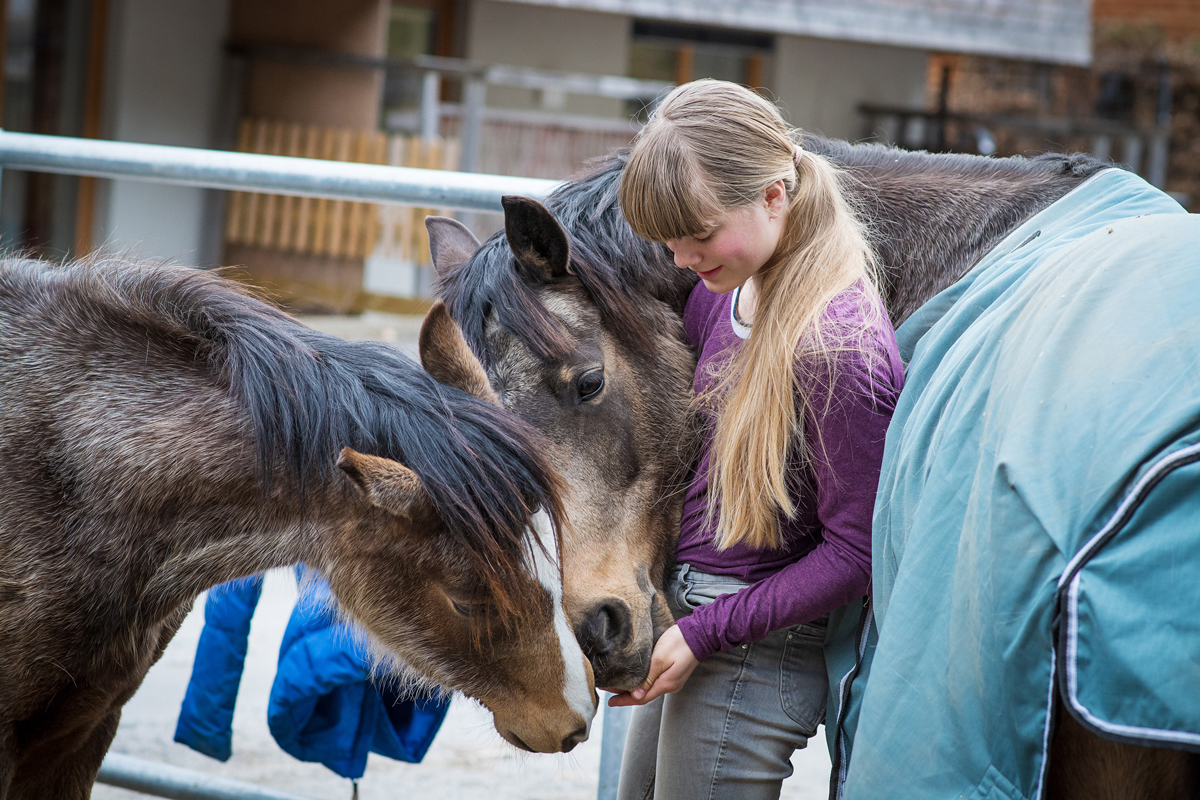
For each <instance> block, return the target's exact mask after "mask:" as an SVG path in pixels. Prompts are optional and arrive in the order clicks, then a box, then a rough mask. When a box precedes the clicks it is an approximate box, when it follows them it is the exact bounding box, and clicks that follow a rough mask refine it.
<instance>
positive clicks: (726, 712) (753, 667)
mask: <svg viewBox="0 0 1200 800" xmlns="http://www.w3.org/2000/svg"><path fill="white" fill-rule="evenodd" d="M746 585H747V584H746V583H744V582H742V581H739V580H737V579H736V578H731V577H729V576H727V575H710V574H707V573H704V572H699V571H698V570H694V569H692V568H691V567H690V566H689V565H687V564H683V565H680V566H679V567H677V568H676V570H675V572H674V573H673V574H672V576H671V581H670V583H669V584H668V586H667V595H668V598H669V600H670V601H671V605H672V609H671V610H672V612H673V613H674V614H675V618H676V619H679V618H680V617H683V616H686V615H688V614H690V613H691V612H692V609H694V608H696V607H697V606H699V605H705V604H707V603H711V602H712V601H713V600H714V599H716V598H717V597H719V596H721V595H723V594H729V593H731V592H736V591H738V590H739V589H742V588H743V587H745V586H746ZM826 624H827V620H826V619H825V618H822V619H820V620H817V621H816V622H814V623H811V624H808V625H796V626H794V627H791V628H784V629H782V630H778V631H775V632H773V633H771V634H770V635H769V636H767V638H766V639H763V640H762V641H760V642H754V643H752V644H743V645H741V646H739V647H736V648H734V649H733V650H731V651H729V652H728V653H715V654H713V655H712V656H710V657H709V658H708V659H706V660H704V661H702V662H701V663H700V666H698V667H696V670H695V672H693V673H692V675H691V677H690V678H688V682H687V683H686V684H684V686H683V688H682V689H681V690H679V691H678V692H677V693H675V694H668V695H664V696H662V697H660V698H658V699H657V700H655V701H653V702H651V703H648V704H646V705H644V706H639V707H637V708H635V709H634V712H633V718H632V719H631V720H630V723H629V735H628V738H626V740H625V756H624V760H623V762H622V764H621V782H620V787H619V789H618V791H617V798H618V800H649V798H654V800H719V799H720V798H738V800H742V798H750V799H751V800H767V799H768V798H770V799H772V800H773V799H774V798H778V797H779V790H780V785H781V784H782V783H783V780H784V778H787V777H788V776H789V775H791V774H792V764H791V761H790V759H791V755H792V753H793V752H794V751H796V750H799V749H800V748H802V747H804V746H805V745H807V744H808V740H809V738H810V737H812V736H813V735H815V734H816V732H817V726H818V725H819V724H820V723H821V722H822V720H823V719H824V718H825V698H826V694H827V691H828V679H827V678H826V673H825V653H824V648H823V645H824V642H825V628H826Z"/></svg>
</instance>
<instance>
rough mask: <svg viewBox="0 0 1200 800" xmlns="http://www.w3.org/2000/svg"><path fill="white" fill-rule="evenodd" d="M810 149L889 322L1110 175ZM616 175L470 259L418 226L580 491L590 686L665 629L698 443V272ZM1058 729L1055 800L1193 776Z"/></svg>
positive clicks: (573, 189)
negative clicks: (691, 344) (1027, 223)
mask: <svg viewBox="0 0 1200 800" xmlns="http://www.w3.org/2000/svg"><path fill="white" fill-rule="evenodd" d="M804 147H805V149H806V150H808V151H810V152H816V153H820V154H823V155H825V156H827V157H828V158H830V159H831V160H833V161H834V162H835V163H837V164H839V165H840V166H842V167H843V168H844V169H845V170H846V171H847V172H848V174H849V177H850V188H851V191H852V192H853V193H854V194H855V195H857V197H856V200H857V204H858V206H859V208H860V209H861V210H862V213H863V214H864V216H865V218H866V220H867V222H868V224H869V225H870V227H871V229H872V231H873V234H874V242H875V246H876V249H877V257H878V259H879V263H880V264H881V266H882V267H883V271H884V274H883V278H884V285H883V286H882V287H881V288H882V290H883V293H884V299H885V302H886V303H887V306H888V310H889V313H890V316H891V319H892V321H893V323H894V324H895V325H897V326H898V325H899V324H900V323H902V322H903V321H904V320H905V319H906V318H907V317H908V316H909V315H910V314H912V313H913V312H914V311H915V310H916V309H917V308H918V307H920V306H921V305H922V304H923V303H924V302H926V301H927V300H928V299H930V298H931V297H933V296H934V295H935V294H937V293H938V292H939V291H941V290H942V289H944V288H946V287H947V286H949V285H950V284H952V283H954V282H955V281H956V280H957V279H958V278H959V277H961V276H962V275H963V274H965V273H966V272H967V271H968V270H969V269H970V268H971V267H972V266H973V265H974V264H975V263H976V262H977V261H978V260H979V259H980V258H981V257H983V256H984V255H985V254H986V253H987V252H988V251H989V250H990V249H991V248H992V247H994V246H995V245H996V244H997V243H998V242H1000V241H1001V240H1002V239H1003V238H1004V236H1005V235H1006V234H1008V233H1009V232H1010V231H1012V230H1013V229H1014V228H1016V227H1017V226H1018V225H1019V224H1020V223H1021V222H1023V221H1024V220H1026V219H1028V218H1029V217H1030V216H1032V215H1033V214H1035V213H1037V212H1039V211H1041V210H1043V209H1045V208H1046V207H1048V206H1049V205H1050V204H1051V203H1053V202H1054V201H1055V200H1058V199H1059V198H1061V197H1063V196H1064V195H1065V194H1066V193H1067V192H1069V191H1070V190H1071V189H1073V188H1074V187H1076V186H1078V185H1079V184H1080V183H1081V182H1082V181H1084V180H1085V179H1087V178H1088V177H1090V176H1091V175H1093V174H1095V173H1096V172H1097V171H1099V170H1101V169H1103V168H1104V167H1105V165H1104V164H1102V163H1100V162H1098V161H1096V160H1094V159H1091V158H1089V157H1086V156H1079V155H1075V156H1058V155H1046V156H1041V157H1038V158H1034V159H1021V158H1015V159H988V158H982V157H973V156H961V155H930V154H926V153H909V152H904V151H900V150H896V149H892V148H887V147H883V146H879V145H850V144H847V143H845V142H837V141H830V140H825V139H822V138H820V137H814V136H810V137H807V138H806V140H805V142H804ZM623 163H624V157H623V156H622V155H620V154H618V155H616V156H612V157H609V158H608V159H606V160H604V161H601V162H599V163H598V164H597V165H596V167H595V168H594V169H593V171H592V172H591V173H590V174H587V175H584V176H582V177H581V178H579V179H578V180H575V181H573V182H572V183H570V184H568V185H567V186H565V187H563V188H562V189H560V190H559V191H558V192H556V193H555V194H554V195H553V196H551V197H550V198H549V200H548V202H547V205H546V208H543V207H542V206H540V205H539V204H537V203H535V202H533V201H530V200H525V199H522V198H508V199H506V201H505V211H506V214H505V231H504V233H503V234H498V235H497V236H495V237H493V238H492V239H490V240H489V241H488V242H486V243H485V244H483V245H482V246H480V245H479V243H478V242H477V241H476V240H475V239H474V238H473V237H471V236H470V234H469V233H467V232H466V231H465V229H462V228H461V227H460V226H457V225H456V224H455V223H453V221H450V220H436V219H431V220H430V221H429V229H430V234H431V241H432V244H433V248H434V254H435V263H436V265H437V268H438V271H439V273H440V281H441V287H442V292H443V296H444V297H445V299H446V302H447V305H448V307H449V309H450V311H451V313H452V314H453V316H454V317H455V319H456V320H457V321H458V322H459V324H460V325H461V326H462V329H463V332H464V334H465V335H466V338H467V341H468V342H469V343H470V345H471V348H472V350H473V351H474V352H475V354H476V355H477V356H478V357H479V358H480V359H481V362H482V364H483V365H484V366H485V368H486V369H487V371H488V374H489V376H490V378H491V381H492V384H493V386H494V387H495V388H496V390H497V393H498V394H499V395H500V397H501V400H502V401H503V403H504V404H505V405H506V406H507V407H509V408H511V409H512V410H513V411H515V412H516V413H517V414H518V415H520V416H522V417H523V418H525V419H526V420H528V421H530V422H531V423H533V424H535V425H537V426H539V427H541V428H542V429H543V430H545V431H546V432H547V433H548V434H549V435H550V438H551V439H552V441H553V443H554V450H553V451H552V452H551V454H550V455H551V459H552V460H553V462H554V463H555V465H556V466H557V468H558V469H559V470H560V471H561V472H562V473H563V474H564V475H565V476H566V477H567V478H568V480H569V481H570V483H571V485H572V486H573V487H576V486H582V487H584V488H583V490H582V491H575V492H573V493H572V494H571V496H570V497H569V500H568V505H567V508H568V514H569V516H570V518H571V520H572V522H573V535H572V537H571V538H570V541H568V542H566V543H565V545H564V546H565V548H566V551H567V553H568V570H567V572H566V585H565V590H564V591H565V597H566V599H567V613H568V616H569V617H570V619H571V621H572V623H573V624H574V625H575V627H576V633H577V635H578V636H579V639H580V642H581V644H582V645H583V648H584V652H585V653H587V654H588V656H589V657H590V658H591V659H592V661H593V665H594V667H595V671H596V680H597V683H598V684H599V685H601V686H609V687H615V688H624V689H629V688H632V687H634V686H636V685H637V684H638V683H640V682H641V681H642V680H643V679H644V677H645V674H646V671H647V668H648V664H649V654H650V648H651V647H652V643H653V642H654V640H655V638H656V637H657V635H658V634H659V633H660V632H661V630H662V628H663V626H664V625H666V624H669V622H670V620H669V617H666V616H665V615H664V614H665V612H664V605H665V604H664V602H663V597H662V595H661V587H662V585H663V579H664V572H663V567H664V565H666V564H668V563H669V561H670V560H671V553H672V551H673V545H674V538H673V537H674V535H675V533H676V531H677V529H678V515H679V511H680V503H681V498H680V497H679V494H678V492H677V491H676V490H677V488H678V483H677V479H678V477H679V476H680V475H681V474H682V473H681V466H682V467H683V468H684V469H686V466H687V465H688V464H690V446H689V444H688V443H689V442H691V441H693V440H694V437H691V436H689V435H687V433H686V432H687V431H688V429H689V427H690V423H689V421H688V419H687V412H686V407H687V401H688V397H689V393H690V387H691V378H692V374H691V373H692V370H693V368H694V362H693V361H692V359H691V356H690V355H689V354H688V353H687V351H686V350H684V349H683V347H682V332H681V329H680V321H679V320H680V315H681V312H682V308H683V304H684V302H685V300H686V297H687V295H688V292H689V291H690V289H691V288H692V286H693V284H694V281H695V277H694V275H692V273H691V272H690V271H687V270H680V269H677V268H676V267H675V266H674V265H673V263H672V259H671V255H670V253H669V252H668V251H667V250H666V249H665V248H664V247H662V246H659V245H654V244H650V243H647V242H645V241H643V240H640V239H639V238H638V237H636V236H635V235H634V234H633V233H632V231H630V229H629V227H628V225H627V224H626V223H625V221H624V219H623V218H622V216H621V213H620V210H619V208H618V206H617V200H616V198H617V188H618V185H619V182H620V176H621V169H622V167H623ZM547 209H548V210H547ZM966 223H969V224H966ZM680 442H682V443H683V444H682V445H680V444H679V443H680ZM1059 719H1060V720H1061V724H1060V725H1059V727H1058V729H1057V733H1056V735H1055V740H1054V750H1053V753H1052V758H1051V762H1050V763H1051V774H1050V778H1049V783H1048V785H1049V787H1050V796H1054V797H1072V798H1082V797H1090V796H1097V794H1096V793H1097V792H1098V791H1099V789H1097V788H1096V787H1097V786H1099V785H1101V784H1103V786H1104V791H1111V792H1113V793H1112V794H1109V795H1106V796H1111V797H1113V798H1124V797H1129V798H1133V797H1173V796H1176V794H1172V792H1173V791H1181V792H1183V794H1178V796H1179V797H1186V796H1191V795H1189V794H1187V792H1188V791H1189V790H1187V789H1169V788H1167V787H1171V786H1175V787H1179V786H1183V785H1185V784H1188V783H1191V782H1194V781H1200V768H1198V767H1197V761H1200V759H1197V758H1196V757H1194V756H1189V755H1187V754H1185V753H1180V752H1177V751H1170V750H1159V749H1154V748H1147V747H1138V746H1133V745H1128V744H1120V743H1117V742H1113V741H1109V740H1105V739H1101V738H1099V737H1097V736H1095V735H1093V734H1091V733H1089V732H1088V731H1086V730H1085V729H1083V728H1082V726H1080V725H1079V724H1078V723H1077V722H1075V721H1074V719H1073V718H1072V717H1071V716H1070V715H1069V714H1065V713H1063V714H1060V715H1059ZM1189 775H1190V776H1191V777H1187V776H1189ZM1173 782H1175V783H1173ZM1156 787H1157V788H1156ZM1156 792H1157V793H1156Z"/></svg>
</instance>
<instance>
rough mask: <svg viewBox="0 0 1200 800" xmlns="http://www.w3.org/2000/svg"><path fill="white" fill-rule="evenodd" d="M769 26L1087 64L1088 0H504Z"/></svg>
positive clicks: (820, 35) (794, 32)
mask: <svg viewBox="0 0 1200 800" xmlns="http://www.w3.org/2000/svg"><path fill="white" fill-rule="evenodd" d="M503 1H504V2H519V3H526V4H530V5H543V6H557V7H560V8H578V9H583V10H588V11H600V12H608V13H613V14H626V15H629V16H633V17H643V18H648V19H662V20H671V21H675V22H687V23H691V24H695V25H712V26H717V27H725V28H743V29H750V30H756V31H763V32H769V33H782V34H792V35H796V36H815V37H818V38H822V39H844V40H847V41H855V42H869V43H872V44H887V45H896V46H900V47H916V48H920V49H923V50H942V51H949V52H957V53H972V54H979V55H991V56H1000V57H1003V58H1015V59H1022V60H1028V61H1042V62H1051V63H1062V64H1078V65H1087V64H1089V63H1091V60H1092V26H1091V2H1090V0H836V1H835V2H831V0H503Z"/></svg>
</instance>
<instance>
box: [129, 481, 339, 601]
mask: <svg viewBox="0 0 1200 800" xmlns="http://www.w3.org/2000/svg"><path fill="white" fill-rule="evenodd" d="M251 474H253V473H251ZM292 482H293V481H289V480H286V479H278V480H277V482H276V483H275V484H274V485H273V487H272V488H271V489H270V490H269V493H268V494H266V495H264V494H263V493H262V492H261V491H260V486H259V481H258V480H257V479H254V480H248V481H247V482H246V484H245V485H244V486H241V487H230V489H229V490H228V492H227V494H226V500H225V502H223V503H221V504H219V505H216V504H213V503H212V502H211V500H206V499H204V495H205V492H203V491H197V488H199V489H203V488H204V487H195V486H193V487H191V491H189V492H188V494H187V496H180V497H179V498H176V501H177V502H178V503H179V508H180V510H181V513H180V514H178V515H177V516H176V518H175V519H174V520H173V521H171V522H170V523H167V524H164V525H162V526H161V527H159V528H158V529H157V530H152V531H147V534H148V535H149V536H152V537H154V538H156V539H157V540H158V545H159V547H158V548H156V549H157V552H159V553H160V554H161V556H160V557H158V558H157V559H155V560H154V561H153V562H152V563H150V564H148V565H147V568H148V573H149V574H148V576H147V579H146V581H145V583H144V584H143V585H142V587H141V591H140V600H141V602H140V603H139V606H140V607H141V609H142V613H143V614H144V615H146V616H148V617H149V618H151V619H157V618H161V617H162V616H163V615H166V614H169V613H170V612H171V611H173V609H175V608H177V607H178V606H179V605H180V604H182V603H186V602H187V601H188V600H190V598H192V597H195V596H196V595H197V594H199V593H200V592H202V591H204V590H205V589H208V588H210V587H212V586H215V585H217V584H220V583H224V582H226V581H229V580H233V579H234V578H239V577H243V576H246V575H251V574H254V573H257V572H262V571H265V570H267V569H271V568H275V567H281V566H287V565H289V564H295V563H298V562H302V561H308V562H310V563H314V562H316V563H319V562H320V561H321V560H322V553H323V548H322V547H321V542H322V541H323V540H324V539H325V538H327V537H326V534H327V532H328V531H329V530H331V529H332V527H333V524H334V523H333V521H332V520H333V517H334V515H336V514H338V511H339V509H341V508H342V507H344V506H345V505H346V502H347V498H346V497H345V496H344V495H343V494H342V493H341V492H339V491H337V490H332V489H329V488H327V487H324V486H314V485H309V486H307V487H306V492H305V495H304V501H303V503H301V502H300V501H299V500H298V499H297V498H298V497H299V496H300V494H299V487H298V486H292V485H290V484H291V483H292Z"/></svg>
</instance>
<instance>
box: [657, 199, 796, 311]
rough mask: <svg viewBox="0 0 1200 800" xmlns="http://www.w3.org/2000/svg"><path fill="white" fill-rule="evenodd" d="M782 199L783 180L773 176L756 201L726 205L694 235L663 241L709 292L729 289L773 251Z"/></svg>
mask: <svg viewBox="0 0 1200 800" xmlns="http://www.w3.org/2000/svg"><path fill="white" fill-rule="evenodd" d="M786 202H787V195H786V192H785V190H784V186H783V181H776V182H775V183H773V184H771V185H770V186H768V187H767V188H766V189H764V190H763V196H762V197H761V198H760V199H759V201H758V202H756V203H751V204H749V205H745V206H739V207H737V208H730V209H726V210H725V211H724V212H722V213H721V214H720V215H719V216H718V217H717V218H716V219H714V220H713V221H712V223H711V224H710V225H709V227H708V229H707V230H705V231H703V232H701V233H699V234H697V235H695V236H687V237H684V238H682V239H671V240H670V241H668V242H667V243H666V245H667V247H668V248H669V249H670V251H671V252H672V253H674V254H675V266H677V267H680V268H682V269H690V270H691V271H692V272H695V273H696V274H697V275H699V276H700V280H702V281H704V285H705V286H707V287H708V289H709V290H710V291H713V292H717V293H718V294H725V293H726V292H732V291H733V290H734V289H736V288H737V287H739V286H741V285H742V284H744V283H745V282H746V281H747V280H749V279H750V278H751V277H753V276H754V275H755V274H757V273H758V271H759V270H760V269H762V267H763V265H764V264H766V263H767V261H768V260H769V259H770V258H771V256H772V255H774V253H775V249H776V247H778V246H779V238H780V236H782V235H783V225H784V221H785V216H786V215H785V214H784V211H785V207H786Z"/></svg>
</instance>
